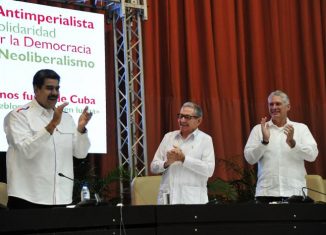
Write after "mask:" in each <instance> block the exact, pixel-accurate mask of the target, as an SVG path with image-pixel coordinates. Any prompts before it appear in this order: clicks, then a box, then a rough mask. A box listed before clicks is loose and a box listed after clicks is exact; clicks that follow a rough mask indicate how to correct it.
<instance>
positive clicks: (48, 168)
mask: <svg viewBox="0 0 326 235" xmlns="http://www.w3.org/2000/svg"><path fill="white" fill-rule="evenodd" d="M59 82H60V76H59V75H58V74H57V73H56V72H55V71H53V70H50V69H42V70H40V71H38V72H37V73H36V74H35V75H34V78H33V87H34V94H35V98H34V99H33V100H32V101H31V102H29V103H28V104H26V105H23V106H22V107H20V108H17V109H14V110H13V111H11V112H10V113H9V114H8V115H7V116H6V117H5V121H4V130H5V133H6V137H7V142H8V145H9V147H8V151H7V155H6V162H7V184H8V196H9V197H8V204H7V206H8V207H9V208H10V209H24V208H43V207H52V206H59V205H61V206H62V205H67V204H70V203H71V202H72V190H73V182H72V181H71V180H68V179H65V178H63V177H60V176H59V175H58V174H59V173H62V174H64V175H66V176H68V177H71V178H73V156H74V157H76V158H85V157H86V156H87V153H88V150H89V147H90V141H89V138H88V134H87V130H86V125H87V123H88V122H89V120H90V119H91V117H92V114H91V113H89V112H87V110H88V108H87V107H86V108H85V109H84V110H83V112H82V114H81V115H80V117H79V120H78V125H77V126H76V124H75V123H74V120H73V118H72V117H71V116H70V115H69V114H68V113H66V112H64V111H63V109H64V107H66V106H67V105H68V103H63V104H61V105H59V106H57V107H56V103H57V100H58V97H59V94H60V92H59V89H60V86H59Z"/></svg>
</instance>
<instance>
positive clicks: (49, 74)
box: [33, 69, 60, 88]
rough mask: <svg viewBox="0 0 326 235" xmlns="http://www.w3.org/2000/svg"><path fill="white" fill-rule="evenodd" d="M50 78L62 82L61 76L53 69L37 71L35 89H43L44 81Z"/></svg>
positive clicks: (34, 80)
mask: <svg viewBox="0 0 326 235" xmlns="http://www.w3.org/2000/svg"><path fill="white" fill-rule="evenodd" d="M49 78H50V79H55V80H58V82H60V76H59V74H57V73H56V72H55V71H53V70H51V69H41V70H39V71H37V72H36V74H35V75H34V78H33V87H34V88H36V87H37V88H41V87H42V86H43V85H44V80H45V79H49Z"/></svg>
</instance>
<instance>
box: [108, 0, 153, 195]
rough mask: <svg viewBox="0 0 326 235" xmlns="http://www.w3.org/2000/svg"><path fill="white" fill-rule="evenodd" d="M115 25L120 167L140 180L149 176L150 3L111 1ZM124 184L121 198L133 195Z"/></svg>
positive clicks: (110, 9)
mask: <svg viewBox="0 0 326 235" xmlns="http://www.w3.org/2000/svg"><path fill="white" fill-rule="evenodd" d="M108 9H109V11H108V12H109V19H110V20H111V22H112V24H113V33H114V57H115V58H114V60H115V86H116V95H115V97H116V112H117V139H118V154H119V165H120V167H122V168H123V169H124V170H128V171H129V172H130V182H131V181H132V180H133V178H134V177H136V176H143V175H147V174H148V164H147V145H146V143H147V142H146V116H145V94H144V70H143V54H142V51H143V50H142V31H141V21H142V20H144V19H147V4H146V0H142V1H141V0H120V1H110V3H109V4H108ZM130 182H124V181H123V180H122V179H121V180H120V196H121V199H122V200H124V194H125V193H127V194H128V193H129V192H130Z"/></svg>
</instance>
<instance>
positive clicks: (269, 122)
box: [267, 118, 293, 128]
mask: <svg viewBox="0 0 326 235" xmlns="http://www.w3.org/2000/svg"><path fill="white" fill-rule="evenodd" d="M267 123H268V125H269V126H273V127H276V128H283V127H284V126H285V125H287V124H292V123H293V122H292V121H291V120H290V119H289V118H286V123H285V125H284V126H282V127H278V126H276V125H275V124H274V123H273V121H272V119H270V120H269V121H268V122H267Z"/></svg>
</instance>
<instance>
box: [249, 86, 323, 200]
mask: <svg viewBox="0 0 326 235" xmlns="http://www.w3.org/2000/svg"><path fill="white" fill-rule="evenodd" d="M290 107H291V106H290V100H289V97H288V96H287V95H286V94H285V93H284V92H282V91H279V90H277V91H274V92H272V93H271V94H270V95H269V97H268V108H269V113H270V115H271V119H270V120H269V121H267V118H266V117H264V118H262V119H261V123H260V124H258V125H256V126H255V127H254V128H253V130H252V131H251V133H250V136H249V139H248V141H247V144H246V146H245V149H244V155H245V158H246V160H247V161H248V163H250V164H256V163H258V180H257V187H256V200H257V201H258V202H261V203H269V202H273V201H276V202H277V201H284V200H287V199H288V198H289V197H291V196H293V195H302V194H303V193H302V189H303V187H306V180H305V175H306V174H307V173H306V169H305V166H304V161H309V162H313V161H315V159H316V157H317V155H318V149H317V144H316V141H315V139H314V137H313V136H312V134H311V133H310V131H309V129H308V127H307V126H306V125H305V124H302V123H298V122H293V121H290V120H289V118H288V117H287V113H288V111H289V110H290Z"/></svg>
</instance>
